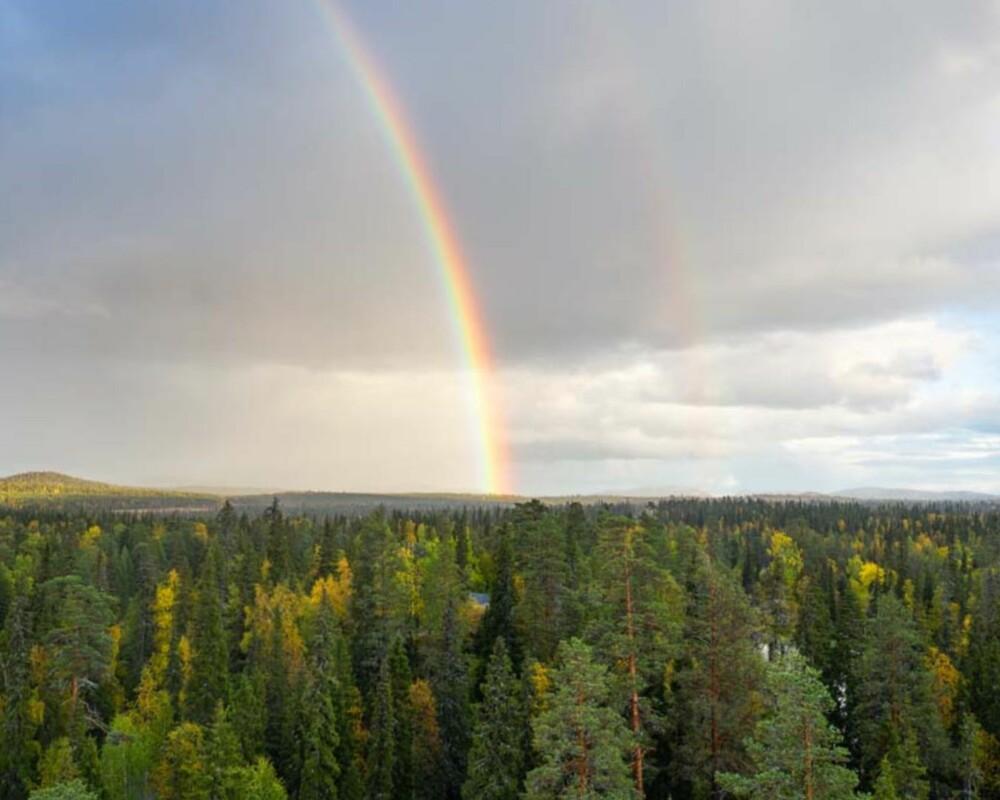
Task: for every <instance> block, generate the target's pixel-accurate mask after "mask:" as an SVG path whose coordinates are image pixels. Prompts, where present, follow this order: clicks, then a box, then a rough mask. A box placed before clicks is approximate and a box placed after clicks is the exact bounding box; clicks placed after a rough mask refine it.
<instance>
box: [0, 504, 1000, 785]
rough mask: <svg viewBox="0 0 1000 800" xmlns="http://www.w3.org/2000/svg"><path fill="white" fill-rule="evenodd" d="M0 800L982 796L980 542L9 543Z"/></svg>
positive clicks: (848, 535) (228, 526)
mask: <svg viewBox="0 0 1000 800" xmlns="http://www.w3.org/2000/svg"><path fill="white" fill-rule="evenodd" d="M0 630H2V633H0V725H2V734H0V737H2V738H0V743H2V746H0V797H3V798H5V799H7V800H19V799H20V798H27V797H30V798H32V799H33V800H56V799H57V798H58V799H60V800H71V799H72V800H88V799H89V800H96V799H97V798H106V800H126V798H128V799H129V800H132V799H136V800H138V799H139V798H161V800H180V798H184V799H185V800H201V799H207V798H233V799H234V800H235V799H236V798H261V799H263V798H267V799H268V800H271V799H272V798H273V800H279V799H280V798H300V799H301V800H316V799H318V798H340V800H369V799H370V800H388V798H400V799H401V800H418V799H419V800H424V799H426V800H431V799H432V798H433V799H434V800H437V799H438V798H442V799H444V800H458V798H464V799H465V800H471V799H472V798H483V799H484V800H513V799H514V798H521V797H526V798H535V799H538V800H542V799H543V798H546V799H547V798H596V797H607V798H638V797H650V798H675V799H678V800H680V799H683V798H705V799H706V800H708V799H712V800H715V799H717V798H769V800H784V799H785V798H812V799H814V800H823V799H827V800H841V799H842V798H853V797H862V796H865V795H871V796H873V797H875V798H878V800H890V799H891V798H916V799H917V800H924V799H927V798H959V797H961V798H974V797H980V798H1000V512H997V511H996V510H991V509H990V508H988V507H986V506H978V507H977V506H973V505H964V506H963V505H937V506H932V505H926V504H925V505H913V506H906V505H902V504H887V505H881V506H875V505H871V504H869V505H865V504H859V503H799V502H788V503H778V502H765V501H761V500H750V499H743V500H735V499H734V500H672V501H663V502H660V503H657V504H649V505H648V506H646V507H645V508H631V507H628V506H621V507H608V506H590V507H584V506H581V505H579V504H568V505H560V506H551V507H550V506H546V505H543V504H542V503H539V502H530V503H523V504H520V505H517V506H516V507H514V508H511V509H508V508H500V507H497V508H493V509H488V508H478V509H467V510H461V509H455V510H452V511H433V512H423V511H421V512H413V513H400V512H396V511H393V512H388V511H383V512H377V513H373V514H368V515H364V516H337V517H328V518H319V517H313V516H298V515H291V514H286V513H285V512H284V511H283V510H282V508H281V506H280V504H279V503H278V502H275V503H274V504H273V505H272V506H271V507H270V508H269V509H268V510H267V511H266V512H264V513H262V514H257V515H254V516H252V517H251V516H248V515H245V514H241V513H238V512H237V511H236V510H234V508H233V507H232V506H230V505H228V504H227V505H226V506H224V507H223V508H222V510H221V511H220V512H218V513H216V514H213V515H210V516H202V517H190V516H183V515H171V516H164V515H149V514H146V515H143V514H120V513H119V514H111V513H101V512H98V511H93V512H89V511H76V512H74V511H57V510H48V511H46V510H36V511H28V510H25V509H20V510H11V511H9V512H4V513H3V514H2V515H0Z"/></svg>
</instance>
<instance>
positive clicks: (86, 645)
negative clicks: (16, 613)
mask: <svg viewBox="0 0 1000 800" xmlns="http://www.w3.org/2000/svg"><path fill="white" fill-rule="evenodd" d="M42 592H43V593H44V594H45V595H46V598H47V602H48V603H49V604H50V606H51V607H52V608H53V609H54V610H55V622H54V624H53V625H52V627H51V628H50V629H49V630H48V632H47V633H46V635H45V637H44V641H45V644H46V645H47V646H48V648H49V649H50V651H51V654H52V655H51V669H52V673H53V675H54V677H55V680H56V683H57V685H58V686H59V687H60V688H61V689H62V690H64V691H65V692H66V693H67V695H68V698H67V717H68V722H67V729H68V730H70V731H72V732H73V733H74V735H77V736H79V735H80V734H82V729H83V727H84V726H85V725H86V723H85V721H84V719H83V715H82V713H81V711H82V709H81V703H82V702H85V700H86V698H87V696H88V695H91V694H92V693H93V691H94V690H95V689H96V688H97V686H98V685H99V684H100V683H102V682H103V681H104V680H105V678H106V677H107V676H108V674H109V672H108V670H109V668H110V666H111V653H112V648H113V641H112V639H111V635H110V634H109V632H108V629H109V628H110V627H111V623H112V621H113V619H114V615H113V614H112V611H111V599H110V598H109V597H108V596H107V595H105V594H104V593H102V592H100V591H98V590H97V588H96V587H94V586H92V585H90V584H86V583H84V581H83V579H82V578H80V577H78V576H76V575H72V576H66V577H60V578H53V579H51V580H49V581H47V582H46V583H45V584H44V585H43V586H42Z"/></svg>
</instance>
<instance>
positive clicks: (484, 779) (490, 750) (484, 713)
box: [462, 636, 527, 800]
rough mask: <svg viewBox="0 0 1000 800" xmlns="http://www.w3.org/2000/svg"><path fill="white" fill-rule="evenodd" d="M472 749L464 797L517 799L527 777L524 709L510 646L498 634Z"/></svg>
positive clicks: (488, 667)
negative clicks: (509, 650) (525, 776)
mask: <svg viewBox="0 0 1000 800" xmlns="http://www.w3.org/2000/svg"><path fill="white" fill-rule="evenodd" d="M482 694H483V699H482V702H481V703H480V704H479V707H478V709H477V711H476V724H475V728H474V729H473V734H472V746H471V747H470V749H469V758H468V777H467V778H466V781H465V784H464V785H463V787H462V797H463V798H464V800H517V798H518V796H519V793H520V788H521V782H522V780H523V778H524V768H525V754H524V726H525V724H526V722H527V715H526V713H525V709H524V702H523V699H522V693H521V686H520V682H519V681H518V679H517V677H516V676H515V675H514V671H513V668H512V666H511V661H510V658H509V657H508V655H507V645H506V644H505V643H504V640H503V638H502V637H499V636H498V637H497V639H496V641H495V642H494V645H493V654H492V655H491V657H490V661H489V664H488V666H487V670H486V680H485V682H484V684H483V691H482Z"/></svg>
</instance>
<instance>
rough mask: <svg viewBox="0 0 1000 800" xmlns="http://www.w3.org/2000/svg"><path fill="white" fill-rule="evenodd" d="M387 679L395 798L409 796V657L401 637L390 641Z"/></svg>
mask: <svg viewBox="0 0 1000 800" xmlns="http://www.w3.org/2000/svg"><path fill="white" fill-rule="evenodd" d="M389 679H390V681H391V683H392V708H393V712H394V715H395V731H394V736H395V741H396V753H395V773H394V775H393V779H392V785H393V791H394V793H395V797H396V798H398V800H408V798H411V797H412V796H413V713H412V710H411V708H410V683H411V674H410V659H409V657H408V656H407V654H406V647H405V645H404V644H403V640H402V638H401V637H399V636H397V637H396V638H395V639H394V640H393V644H392V649H391V650H390V651H389Z"/></svg>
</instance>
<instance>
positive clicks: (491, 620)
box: [475, 529, 521, 685]
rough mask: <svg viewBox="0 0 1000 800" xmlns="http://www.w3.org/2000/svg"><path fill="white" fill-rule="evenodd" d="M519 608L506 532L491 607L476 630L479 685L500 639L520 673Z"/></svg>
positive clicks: (511, 552)
mask: <svg viewBox="0 0 1000 800" xmlns="http://www.w3.org/2000/svg"><path fill="white" fill-rule="evenodd" d="M516 606H517V594H516V590H515V588H514V551H513V547H512V544H511V538H510V534H509V533H508V532H507V531H506V529H504V530H503V531H501V534H500V543H499V546H498V547H497V554H496V578H495V579H494V581H493V584H492V586H490V604H489V606H488V607H487V609H486V611H485V613H484V614H483V618H482V620H481V621H480V623H479V628H478V629H477V631H476V638H475V649H476V653H477V655H478V656H479V658H480V665H481V667H480V669H479V673H478V675H477V681H476V683H477V685H478V684H479V683H481V682H482V680H483V678H484V677H485V673H486V662H487V661H488V660H489V658H490V654H491V652H492V649H493V646H494V642H496V640H497V638H498V637H500V638H502V639H503V640H504V644H505V645H506V648H507V653H508V655H509V657H510V660H511V665H512V666H513V668H514V670H515V671H517V672H519V671H520V668H521V642H520V638H519V636H518V633H517V628H516V625H515V620H514V612H515V608H516Z"/></svg>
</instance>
